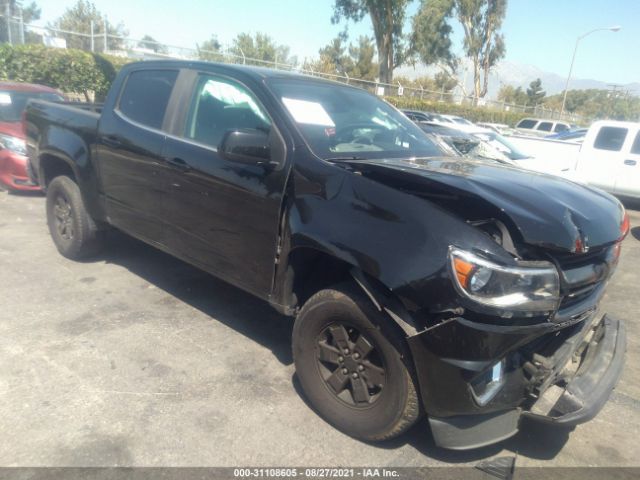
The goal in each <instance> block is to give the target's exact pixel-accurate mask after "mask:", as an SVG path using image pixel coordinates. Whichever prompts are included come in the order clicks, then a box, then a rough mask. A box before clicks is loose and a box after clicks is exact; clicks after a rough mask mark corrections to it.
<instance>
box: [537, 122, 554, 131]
mask: <svg viewBox="0 0 640 480" xmlns="http://www.w3.org/2000/svg"><path fill="white" fill-rule="evenodd" d="M552 127H553V123H551V122H540V125H538V128H537V129H536V130H542V131H543V132H550V131H551V128H552Z"/></svg>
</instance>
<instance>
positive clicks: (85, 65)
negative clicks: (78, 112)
mask: <svg viewBox="0 0 640 480" xmlns="http://www.w3.org/2000/svg"><path fill="white" fill-rule="evenodd" d="M128 61H130V60H128V59H124V58H120V57H114V56H110V55H103V54H99V53H91V52H85V51H83V50H74V49H61V48H51V47H45V46H44V45H15V46H14V45H9V44H6V43H5V44H2V45H0V79H2V80H12V81H17V82H28V83H37V84H41V85H47V86H50V87H54V88H57V89H59V90H62V91H63V92H66V93H79V94H83V95H84V96H85V98H86V99H87V100H88V99H89V98H90V97H89V95H90V93H91V92H94V93H95V99H96V101H101V100H103V99H104V97H105V95H106V94H107V92H108V91H109V87H110V86H111V82H113V79H114V78H115V76H116V73H117V72H118V70H119V69H120V68H121V67H122V65H124V64H125V63H127V62H128Z"/></svg>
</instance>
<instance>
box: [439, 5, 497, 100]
mask: <svg viewBox="0 0 640 480" xmlns="http://www.w3.org/2000/svg"><path fill="white" fill-rule="evenodd" d="M452 5H453V8H454V11H455V14H456V16H457V18H458V21H459V22H460V24H461V25H462V28H463V30H464V50H465V54H466V55H467V57H468V58H469V59H470V60H471V63H472V66H473V92H474V97H475V98H476V99H478V98H483V97H484V96H485V95H486V94H487V90H488V89H489V73H490V71H491V69H492V68H493V67H494V66H495V65H496V63H498V61H499V60H500V59H501V58H503V57H504V54H505V44H504V37H503V36H502V34H501V33H499V30H500V27H501V26H502V21H503V20H504V16H505V14H506V12H507V0H453V1H452Z"/></svg>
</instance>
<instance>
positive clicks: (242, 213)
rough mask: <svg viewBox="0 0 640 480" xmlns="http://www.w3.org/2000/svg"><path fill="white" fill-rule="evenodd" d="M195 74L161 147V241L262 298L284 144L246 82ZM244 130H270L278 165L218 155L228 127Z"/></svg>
mask: <svg viewBox="0 0 640 480" xmlns="http://www.w3.org/2000/svg"><path fill="white" fill-rule="evenodd" d="M193 73H194V81H193V87H192V94H191V96H190V98H186V99H185V104H188V111H187V112H186V114H185V120H184V122H183V125H181V126H178V127H177V128H178V131H176V133H177V134H178V135H175V136H168V137H167V140H166V142H165V147H164V151H163V157H164V161H165V163H166V165H167V166H168V171H169V172H170V173H169V174H168V175H169V181H168V193H167V195H166V197H165V199H164V207H165V208H164V211H165V214H166V218H165V222H166V225H165V232H166V233H165V235H166V238H167V242H168V243H169V245H170V248H171V250H172V251H173V252H175V253H176V254H177V255H179V256H180V257H182V258H184V259H185V260H187V261H189V262H191V263H194V264H196V265H198V266H200V267H201V268H203V269H205V270H207V271H209V272H211V273H213V274H214V275H216V276H218V277H221V278H223V279H224V280H227V281H228V282H230V283H232V284H234V285H237V286H239V287H241V288H244V289H246V290H249V291H251V292H253V293H255V294H257V295H260V296H262V297H266V295H268V293H269V292H270V290H271V282H272V279H273V270H274V267H275V263H274V259H275V253H276V243H277V239H278V228H279V216H280V203H281V201H282V194H283V191H284V185H285V181H286V169H285V168H284V163H285V148H284V142H283V141H282V138H281V137H280V135H279V134H278V132H277V130H276V129H275V127H274V125H273V121H272V119H271V118H270V117H269V115H268V114H267V112H266V109H265V108H264V107H263V106H262V105H261V103H260V102H259V101H258V99H257V97H256V96H255V95H254V94H253V93H252V92H251V91H250V90H249V88H247V87H246V86H244V85H243V84H241V83H240V82H237V81H235V80H232V79H229V78H227V77H222V76H220V77H218V76H216V75H213V74H209V73H207V74H205V73H202V74H199V73H196V72H193ZM247 129H257V130H261V131H264V132H267V133H269V135H270V138H271V142H273V143H272V145H271V152H272V160H275V161H277V162H278V165H279V167H270V166H261V165H257V164H256V165H253V164H246V163H239V162H234V161H230V160H228V159H225V158H224V157H223V156H222V155H221V154H220V153H219V147H220V144H221V141H222V139H223V138H224V136H225V134H226V133H227V132H229V131H234V130H247ZM276 144H277V145H276ZM274 157H278V158H274Z"/></svg>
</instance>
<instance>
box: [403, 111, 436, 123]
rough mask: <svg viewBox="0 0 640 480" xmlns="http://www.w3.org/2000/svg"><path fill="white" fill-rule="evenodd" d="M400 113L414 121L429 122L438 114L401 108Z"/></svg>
mask: <svg viewBox="0 0 640 480" xmlns="http://www.w3.org/2000/svg"><path fill="white" fill-rule="evenodd" d="M402 113H404V114H405V115H406V116H407V117H408V118H409V120H413V121H414V122H431V121H433V120H434V119H435V118H436V117H437V116H438V114H437V113H432V112H423V111H420V110H402Z"/></svg>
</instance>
